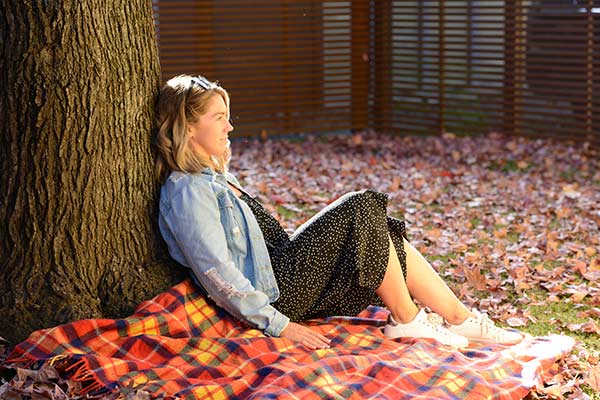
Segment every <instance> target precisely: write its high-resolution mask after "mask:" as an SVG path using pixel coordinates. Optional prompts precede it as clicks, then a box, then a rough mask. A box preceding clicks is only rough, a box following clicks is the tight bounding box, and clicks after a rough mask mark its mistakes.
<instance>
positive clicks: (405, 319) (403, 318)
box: [390, 306, 419, 324]
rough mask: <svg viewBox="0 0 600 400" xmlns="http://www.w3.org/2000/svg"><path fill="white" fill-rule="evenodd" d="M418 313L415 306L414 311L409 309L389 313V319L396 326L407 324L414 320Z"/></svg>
mask: <svg viewBox="0 0 600 400" xmlns="http://www.w3.org/2000/svg"><path fill="white" fill-rule="evenodd" d="M418 313H419V309H418V308H417V307H416V306H415V308H414V309H412V307H411V309H409V310H401V311H399V312H398V311H396V312H391V313H390V317H391V318H392V321H393V322H395V323H397V324H408V323H410V322H412V321H413V320H414V319H415V317H416V316H417V314H418Z"/></svg>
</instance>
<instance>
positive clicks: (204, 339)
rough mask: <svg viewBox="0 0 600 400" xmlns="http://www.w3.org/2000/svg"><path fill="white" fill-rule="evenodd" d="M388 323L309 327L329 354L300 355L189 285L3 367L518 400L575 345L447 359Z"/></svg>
mask: <svg viewBox="0 0 600 400" xmlns="http://www.w3.org/2000/svg"><path fill="white" fill-rule="evenodd" d="M387 314H388V312H387V311H386V310H385V309H383V308H378V307H370V308H369V309H367V310H365V311H363V312H362V313H361V314H360V315H359V316H357V317H354V318H350V317H332V318H327V319H321V320H312V321H308V322H307V324H308V325H310V326H311V328H312V329H315V330H319V331H320V332H322V333H324V334H325V335H327V336H328V337H329V338H331V339H332V343H331V344H332V347H331V348H329V349H324V350H316V351H311V350H308V349H306V348H304V347H303V346H301V345H296V344H294V343H292V342H291V341H289V340H287V339H282V338H273V337H267V336H265V335H263V334H262V332H260V331H258V330H256V329H249V328H248V327H247V326H245V325H243V324H241V323H239V322H238V321H237V320H235V319H234V318H232V317H230V316H229V315H228V314H227V313H225V312H224V311H222V310H220V309H218V308H217V307H215V306H213V305H212V304H210V303H208V302H207V301H206V300H205V298H204V297H202V296H201V295H200V293H199V292H198V291H197V290H196V288H195V286H194V285H193V283H191V281H189V280H188V281H185V282H182V283H181V284H179V285H177V286H175V287H173V288H172V289H170V290H169V291H167V292H165V293H162V294H160V295H158V296H157V297H155V298H154V299H152V300H149V301H146V302H144V303H142V304H141V305H140V306H139V307H138V309H137V310H136V311H135V313H134V314H133V315H131V316H130V317H128V318H125V319H117V320H109V319H95V320H82V321H77V322H73V323H69V324H65V325H61V326H58V327H55V328H52V329H46V330H40V331H37V332H34V333H32V334H31V336H30V337H29V338H28V339H27V340H26V341H24V342H23V343H21V344H19V345H18V346H17V347H16V348H15V349H14V350H13V352H12V353H11V355H10V356H9V358H8V359H7V361H6V365H7V366H10V367H13V368H14V367H24V366H31V365H32V364H34V363H35V362H37V361H39V362H41V363H44V362H48V363H54V362H57V361H60V362H62V363H68V364H69V365H70V367H69V368H68V370H69V371H70V373H71V374H72V375H71V377H70V378H71V379H73V380H79V381H81V382H83V383H84V385H83V392H84V393H85V392H90V393H102V392H112V391H117V390H119V388H120V387H123V386H128V385H131V384H133V386H134V387H136V388H139V389H143V390H146V391H148V392H150V393H152V394H153V395H155V396H156V397H159V396H163V397H165V398H171V399H175V398H182V399H226V398H240V399H252V398H257V399H258V398H270V399H302V400H307V399H336V398H337V399H368V398H378V399H399V398H412V399H432V398H437V399H444V398H461V399H463V398H477V399H520V398H522V397H524V396H525V395H526V394H527V393H528V392H529V391H530V390H531V389H532V388H533V387H536V386H541V385H542V384H543V382H544V381H545V380H547V379H548V378H549V377H550V376H551V374H552V371H553V370H554V369H553V368H552V365H553V364H554V362H555V361H556V360H557V359H558V358H560V357H563V356H564V355H566V354H568V353H569V352H570V351H571V349H572V347H573V345H574V340H573V339H572V338H569V337H565V336H550V337H544V338H527V339H526V340H524V341H523V343H520V344H518V345H516V346H510V347H508V346H485V347H470V348H468V349H465V350H461V351H456V350H452V349H451V348H449V347H447V346H443V345H440V344H439V343H437V342H435V341H433V340H428V339H397V340H389V339H386V338H385V337H384V336H383V334H382V332H381V326H383V324H384V323H385V320H386V317H387ZM36 365H38V366H40V365H41V364H40V363H37V364H36Z"/></svg>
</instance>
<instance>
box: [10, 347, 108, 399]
mask: <svg viewBox="0 0 600 400" xmlns="http://www.w3.org/2000/svg"><path fill="white" fill-rule="evenodd" d="M73 361H74V362H73ZM61 362H64V363H66V364H68V363H70V362H72V364H71V365H69V366H68V367H66V368H64V369H62V371H64V373H65V376H63V378H64V379H69V380H72V381H74V382H79V383H81V390H80V393H78V394H80V395H83V396H85V395H87V394H90V393H92V392H95V391H98V390H102V389H104V390H109V391H110V388H107V387H106V386H105V385H104V384H103V383H101V382H100V381H98V379H97V378H96V377H95V376H94V374H93V373H92V371H91V370H90V369H89V367H88V365H87V363H86V360H85V359H83V358H82V359H79V360H75V357H73V356H66V355H64V354H59V355H56V356H54V357H52V358H48V359H45V360H39V359H36V358H35V357H33V356H32V355H31V354H29V353H27V352H25V351H23V350H21V349H18V348H16V349H14V350H13V352H12V353H11V354H10V355H9V357H8V358H7V359H6V362H5V363H4V366H5V367H6V368H10V369H17V368H25V369H35V370H39V369H41V368H42V367H43V366H44V365H48V366H51V367H54V368H57V366H58V365H57V364H60V363H61ZM57 369H58V368H57Z"/></svg>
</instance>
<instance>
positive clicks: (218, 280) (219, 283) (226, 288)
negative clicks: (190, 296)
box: [204, 267, 246, 297]
mask: <svg viewBox="0 0 600 400" xmlns="http://www.w3.org/2000/svg"><path fill="white" fill-rule="evenodd" d="M204 275H206V276H207V277H208V279H210V280H211V281H212V283H213V284H214V285H215V286H216V287H217V288H218V289H219V290H221V291H223V292H225V293H226V294H227V297H232V296H236V297H246V293H244V292H242V291H240V290H237V289H236V288H235V286H233V285H232V284H231V283H229V282H226V281H225V280H223V278H222V277H221V275H219V272H218V271H217V269H216V268H214V267H213V268H211V269H209V270H208V271H206V272H205V273H204Z"/></svg>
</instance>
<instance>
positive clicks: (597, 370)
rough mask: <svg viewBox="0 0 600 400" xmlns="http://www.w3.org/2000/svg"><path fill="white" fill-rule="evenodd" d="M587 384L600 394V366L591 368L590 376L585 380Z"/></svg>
mask: <svg viewBox="0 0 600 400" xmlns="http://www.w3.org/2000/svg"><path fill="white" fill-rule="evenodd" d="M585 383H587V384H588V385H590V387H591V388H592V389H594V390H595V391H597V392H600V366H598V365H594V366H592V367H591V369H590V372H589V374H588V376H587V377H586V378H585Z"/></svg>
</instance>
